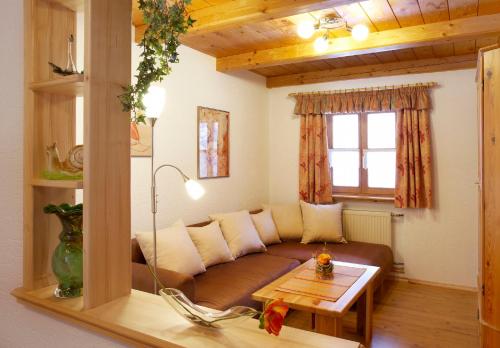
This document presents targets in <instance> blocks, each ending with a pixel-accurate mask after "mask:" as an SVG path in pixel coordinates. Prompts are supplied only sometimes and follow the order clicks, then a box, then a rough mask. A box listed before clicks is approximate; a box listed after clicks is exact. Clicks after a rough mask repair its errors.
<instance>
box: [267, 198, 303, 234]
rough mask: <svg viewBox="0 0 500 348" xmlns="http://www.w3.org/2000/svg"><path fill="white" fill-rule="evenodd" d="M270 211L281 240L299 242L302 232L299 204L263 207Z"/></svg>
mask: <svg viewBox="0 0 500 348" xmlns="http://www.w3.org/2000/svg"><path fill="white" fill-rule="evenodd" d="M263 207H264V209H270V210H271V214H272V216H273V220H274V223H275V224H276V228H277V229H278V233H279V235H280V238H281V240H300V239H301V238H302V234H303V232H304V227H303V224H302V213H301V211H300V205H299V203H293V204H272V205H267V204H264V205H263Z"/></svg>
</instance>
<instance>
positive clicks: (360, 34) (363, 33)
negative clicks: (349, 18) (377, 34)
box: [351, 24, 370, 41]
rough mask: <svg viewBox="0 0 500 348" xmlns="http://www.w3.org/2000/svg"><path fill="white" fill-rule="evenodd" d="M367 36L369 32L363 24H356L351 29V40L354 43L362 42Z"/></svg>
mask: <svg viewBox="0 0 500 348" xmlns="http://www.w3.org/2000/svg"><path fill="white" fill-rule="evenodd" d="M368 34H370V30H369V29H368V27H367V26H366V25H364V24H356V25H355V26H354V27H352V29H351V35H352V38H353V39H354V40H356V41H364V40H366V39H367V38H368Z"/></svg>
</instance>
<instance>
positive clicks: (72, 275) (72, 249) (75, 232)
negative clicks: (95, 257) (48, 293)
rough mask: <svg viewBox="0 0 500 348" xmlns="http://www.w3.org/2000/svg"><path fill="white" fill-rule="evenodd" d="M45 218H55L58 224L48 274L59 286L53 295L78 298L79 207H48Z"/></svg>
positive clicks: (80, 266) (80, 271)
mask: <svg viewBox="0 0 500 348" xmlns="http://www.w3.org/2000/svg"><path fill="white" fill-rule="evenodd" d="M44 212H45V213H46V214H55V215H56V216H57V217H58V218H59V220H60V221H61V224H62V232H61V233H60V234H59V240H60V243H59V245H58V246H57V247H56V249H55V250H54V254H53V255H52V272H54V274H55V276H56V277H57V280H58V281H59V285H58V286H57V289H56V290H55V291H54V295H55V296H56V297H59V298H70V297H78V296H81V295H82V288H83V234H82V221H83V205H82V204H77V205H69V204H61V205H58V206H56V205H52V204H50V205H48V206H46V207H45V208H44Z"/></svg>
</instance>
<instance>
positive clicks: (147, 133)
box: [130, 122, 152, 157]
mask: <svg viewBox="0 0 500 348" xmlns="http://www.w3.org/2000/svg"><path fill="white" fill-rule="evenodd" d="M151 136H152V130H151V125H149V124H144V123H139V124H138V123H134V122H132V123H130V155H131V156H132V157H151V155H152V143H151V141H152V138H151Z"/></svg>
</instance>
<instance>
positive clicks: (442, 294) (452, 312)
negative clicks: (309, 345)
mask: <svg viewBox="0 0 500 348" xmlns="http://www.w3.org/2000/svg"><path fill="white" fill-rule="evenodd" d="M377 295H379V294H377ZM375 301H376V303H375V309H374V318H373V320H374V327H373V342H372V345H371V347H372V348H387V347H390V348H393V347H394V348H399V347H412V348H420V347H422V348H424V347H425V348H429V347H431V348H432V347H439V348H448V347H450V348H462V347H463V348H475V347H479V334H478V333H479V325H478V322H477V295H476V294H475V293H473V292H469V291H462V290H452V289H445V288H440V287H434V286H429V285H421V284H413V283H408V282H406V281H388V282H386V287H385V292H384V294H383V295H382V296H380V295H379V296H378V297H377V296H376V297H375ZM310 319H311V318H310V315H307V314H305V313H302V312H296V311H294V312H291V313H290V314H289V315H288V317H287V321H286V325H289V326H293V327H297V328H301V329H306V330H311V320H310ZM355 323H356V315H355V312H350V313H349V314H348V315H347V317H346V318H345V320H344V322H343V326H344V338H347V339H352V340H355V341H359V342H362V338H361V337H359V336H356V335H355Z"/></svg>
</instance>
